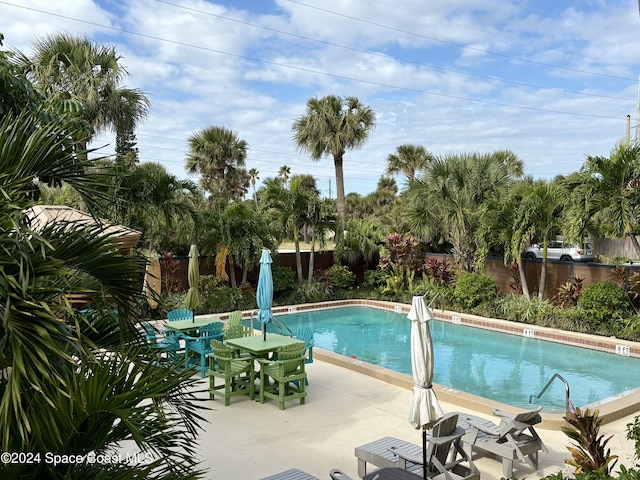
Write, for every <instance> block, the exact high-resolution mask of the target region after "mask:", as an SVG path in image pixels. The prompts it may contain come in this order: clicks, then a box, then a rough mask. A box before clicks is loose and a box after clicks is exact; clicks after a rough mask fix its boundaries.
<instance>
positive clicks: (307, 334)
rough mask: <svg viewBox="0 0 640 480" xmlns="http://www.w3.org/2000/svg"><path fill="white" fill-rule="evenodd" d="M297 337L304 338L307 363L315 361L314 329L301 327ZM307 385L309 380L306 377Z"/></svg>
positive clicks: (304, 352) (303, 353) (304, 353)
mask: <svg viewBox="0 0 640 480" xmlns="http://www.w3.org/2000/svg"><path fill="white" fill-rule="evenodd" d="M295 337H296V338H297V339H298V340H302V341H303V342H304V343H305V348H304V351H303V352H302V355H304V357H305V359H304V361H305V363H313V330H311V328H309V327H303V328H300V329H299V330H298V331H297V332H296V335H295ZM304 382H305V385H309V380H308V379H305V381H304Z"/></svg>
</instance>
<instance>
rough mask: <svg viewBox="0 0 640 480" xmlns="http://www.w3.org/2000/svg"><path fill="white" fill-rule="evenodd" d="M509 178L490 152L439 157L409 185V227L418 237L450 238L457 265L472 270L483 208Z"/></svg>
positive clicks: (496, 196) (432, 238) (432, 239)
mask: <svg viewBox="0 0 640 480" xmlns="http://www.w3.org/2000/svg"><path fill="white" fill-rule="evenodd" d="M508 180H509V176H508V174H507V172H506V170H505V168H504V166H503V164H502V162H501V161H500V160H499V158H498V157H496V156H495V155H493V154H482V155H481V154H476V153H466V154H458V155H447V156H444V157H441V158H437V159H436V160H434V161H433V162H431V164H430V166H429V167H428V168H427V170H426V172H425V173H424V175H422V176H421V177H420V178H418V179H416V180H415V181H413V182H411V184H410V185H409V190H408V212H407V218H408V221H409V225H410V227H411V228H412V231H413V232H416V234H419V235H420V237H421V239H422V240H426V241H435V242H437V241H440V240H444V241H448V242H450V243H451V249H452V252H453V255H454V258H455V261H456V264H457V266H458V268H459V269H461V270H463V271H470V270H471V268H472V264H473V260H474V251H475V250H476V249H477V243H476V236H477V233H478V231H479V230H480V226H481V219H482V206H483V205H484V204H485V203H487V202H490V201H491V200H494V199H496V198H500V197H501V196H502V195H503V194H504V191H505V188H506V186H507V183H508ZM480 260H483V259H480Z"/></svg>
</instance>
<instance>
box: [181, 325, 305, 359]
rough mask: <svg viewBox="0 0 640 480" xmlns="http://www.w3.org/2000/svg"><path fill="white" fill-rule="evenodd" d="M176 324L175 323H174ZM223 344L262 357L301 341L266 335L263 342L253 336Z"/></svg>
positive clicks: (231, 339) (226, 341)
mask: <svg viewBox="0 0 640 480" xmlns="http://www.w3.org/2000/svg"><path fill="white" fill-rule="evenodd" d="M174 323H177V322H174ZM224 343H226V344H227V345H231V346H232V347H236V348H239V349H241V350H242V351H245V352H249V353H250V354H252V355H255V356H256V357H262V356H264V355H266V354H268V353H270V352H275V351H276V350H278V349H279V348H280V347H285V346H287V345H293V344H296V343H302V344H304V342H303V341H301V340H298V339H297V338H291V337H287V336H285V335H280V334H277V333H267V339H266V340H265V339H264V338H263V336H262V335H254V336H251V337H240V338H230V339H228V340H225V341H224Z"/></svg>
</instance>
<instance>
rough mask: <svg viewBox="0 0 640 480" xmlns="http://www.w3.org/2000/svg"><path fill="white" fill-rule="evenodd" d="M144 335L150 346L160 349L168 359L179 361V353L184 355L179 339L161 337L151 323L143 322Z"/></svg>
mask: <svg viewBox="0 0 640 480" xmlns="http://www.w3.org/2000/svg"><path fill="white" fill-rule="evenodd" d="M141 325H142V335H143V337H144V339H145V341H146V343H147V344H148V345H150V346H151V347H152V348H155V349H158V350H159V351H160V352H161V353H163V354H164V355H165V356H166V357H167V358H168V359H171V360H177V358H178V357H179V353H182V346H181V345H180V341H179V340H178V338H177V337H173V336H169V337H165V336H163V335H159V332H158V331H157V330H156V329H155V328H154V327H153V325H151V324H150V323H149V322H142V323H141Z"/></svg>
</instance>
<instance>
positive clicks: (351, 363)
mask: <svg viewBox="0 0 640 480" xmlns="http://www.w3.org/2000/svg"><path fill="white" fill-rule="evenodd" d="M347 306H367V307H373V308H378V309H382V310H388V311H393V312H396V313H402V314H408V313H409V309H410V305H408V304H404V303H398V302H385V301H381V300H360V299H353V300H337V301H331V302H318V303H305V304H299V305H290V306H284V307H274V308H273V313H274V314H288V313H298V312H300V311H308V310H321V309H326V308H336V307H347ZM432 312H433V314H434V317H435V318H436V319H438V320H442V321H449V322H452V323H457V324H462V325H467V326H471V327H476V328H484V329H489V330H494V331H498V332H501V333H507V334H510V335H518V336H527V337H532V338H537V339H541V340H547V341H551V342H556V343H563V344H566V345H573V346H578V347H582V348H590V349H592V350H599V351H604V352H607V353H613V354H618V355H624V356H631V357H634V358H640V343H638V342H632V341H628V340H621V339H617V338H614V337H611V338H609V337H600V336H597V335H591V334H584V333H574V332H568V331H564V330H558V329H554V328H549V327H539V326H536V325H530V324H524V323H519V322H512V321H509V320H501V319H495V318H488V317H479V316H477V315H470V314H463V313H457V312H451V311H448V310H440V309H437V310H436V309H432ZM250 315H251V312H244V314H243V316H245V317H250ZM314 358H316V359H318V360H321V361H325V362H328V363H331V364H334V365H337V366H340V367H343V368H348V369H350V370H353V371H356V372H359V373H362V374H365V375H368V376H371V377H373V378H376V379H379V380H382V381H385V382H387V383H390V384H392V385H396V386H399V387H403V388H406V389H408V390H411V389H412V388H413V379H412V377H411V375H407V374H404V373H399V372H396V371H394V370H390V369H388V368H384V367H380V366H378V365H374V364H371V363H368V362H364V361H361V360H358V359H354V358H351V357H348V356H345V355H340V354H337V353H333V352H329V351H328V350H323V349H320V348H316V350H315V351H314ZM639 387H640V385H639ZM434 388H435V390H436V394H437V396H438V398H439V399H441V400H442V401H443V402H447V403H450V404H453V405H457V406H460V407H463V408H468V409H470V410H474V411H476V412H480V413H485V414H488V415H491V414H492V410H493V409H494V408H499V409H502V410H504V409H506V410H511V411H513V410H514V409H517V410H520V409H518V408H517V407H513V406H511V405H506V404H503V403H501V402H497V401H495V400H490V399H487V398H484V397H480V396H477V395H473V394H470V393H467V392H464V391H461V390H457V389H454V388H450V387H446V386H443V385H438V384H434ZM587 406H588V407H589V408H591V409H592V410H594V409H598V410H599V413H600V418H601V419H602V424H607V423H610V422H613V421H615V420H618V419H620V418H623V417H625V416H627V415H630V414H632V413H634V412H637V411H638V410H640V388H636V389H634V390H632V391H630V392H625V393H623V394H619V395H616V396H614V397H609V398H607V399H604V400H601V401H599V402H596V403H594V404H590V405H587ZM565 424H566V422H565V420H564V418H563V415H562V414H556V413H547V414H545V415H543V421H542V424H540V428H545V429H557V428H559V427H560V426H562V425H565Z"/></svg>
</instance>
